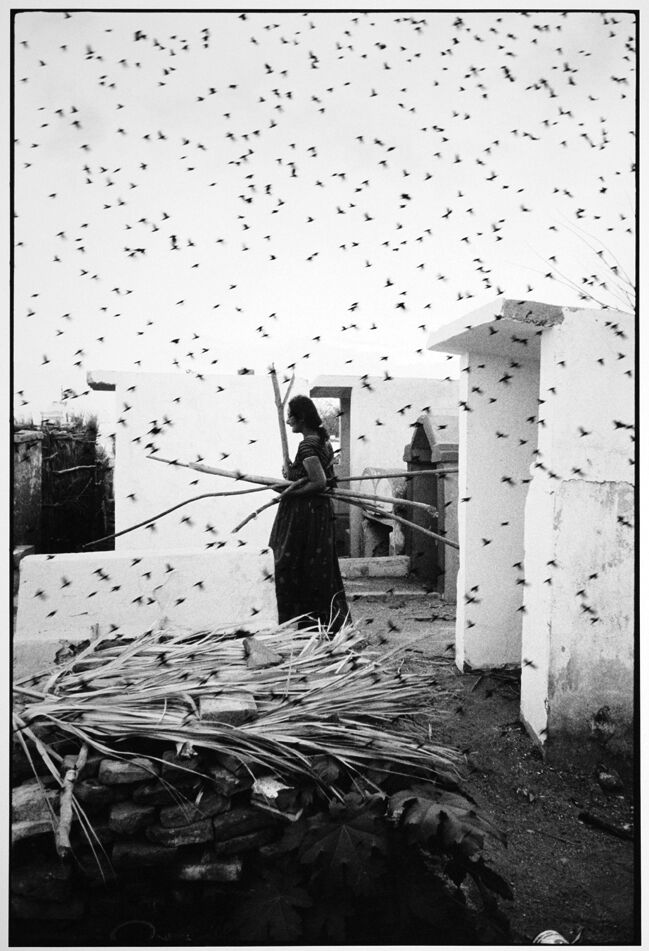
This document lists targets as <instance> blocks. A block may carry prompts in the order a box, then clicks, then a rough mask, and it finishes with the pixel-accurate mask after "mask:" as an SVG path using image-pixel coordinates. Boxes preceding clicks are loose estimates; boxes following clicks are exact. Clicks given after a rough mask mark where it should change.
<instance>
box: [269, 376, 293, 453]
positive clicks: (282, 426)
mask: <svg viewBox="0 0 649 951" xmlns="http://www.w3.org/2000/svg"><path fill="white" fill-rule="evenodd" d="M269 373H270V378H271V380H272V383H273V393H274V394H275V406H276V408H277V421H278V423H279V438H280V439H281V441H282V457H283V459H284V466H285V468H286V470H287V471H288V467H289V466H290V464H291V460H290V458H289V455H288V439H287V438H286V421H285V420H284V403H283V402H282V394H281V393H280V391H279V383H278V382H277V373H276V372H275V366H274V364H271V366H270V370H269Z"/></svg>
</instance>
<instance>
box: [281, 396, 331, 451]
mask: <svg viewBox="0 0 649 951" xmlns="http://www.w3.org/2000/svg"><path fill="white" fill-rule="evenodd" d="M288 408H289V411H290V413H291V415H292V416H295V418H296V419H299V420H300V422H302V423H304V424H305V425H306V426H308V427H309V429H317V431H318V436H319V437H320V442H324V441H325V440H326V439H328V438H329V436H328V433H327V430H326V429H325V428H324V426H323V425H322V420H321V419H320V414H319V413H318V410H317V409H316V406H315V403H314V402H313V400H310V399H309V397H308V396H294V397H293V399H292V400H289V401H288Z"/></svg>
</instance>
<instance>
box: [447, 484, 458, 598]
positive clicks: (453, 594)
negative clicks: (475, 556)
mask: <svg viewBox="0 0 649 951" xmlns="http://www.w3.org/2000/svg"><path fill="white" fill-rule="evenodd" d="M458 475H459V474H458V473H452V474H451V475H447V476H445V477H444V499H445V505H446V509H445V514H444V519H445V524H446V535H447V537H448V538H452V539H453V541H457V540H458V538H457V536H458V499H459V495H458V485H459V482H458ZM444 552H445V553H444V598H445V600H446V601H452V602H455V601H456V600H457V573H458V570H459V565H460V553H459V552H458V550H457V548H451V547H450V546H449V545H447V546H446V548H445V549H444Z"/></svg>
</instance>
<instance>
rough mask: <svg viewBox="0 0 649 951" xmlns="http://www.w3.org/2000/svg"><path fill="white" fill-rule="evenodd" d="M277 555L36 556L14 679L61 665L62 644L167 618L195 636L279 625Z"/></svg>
mask: <svg viewBox="0 0 649 951" xmlns="http://www.w3.org/2000/svg"><path fill="white" fill-rule="evenodd" d="M272 573H273V556H272V553H268V554H266V555H258V554H257V555H253V554H247V553H244V552H241V551H238V552H226V551H218V552H205V551H204V550H202V549H199V550H193V551H191V550H185V549H182V550H178V549H175V550H173V549H170V550H168V551H165V552H157V551H153V552H152V551H151V550H150V549H145V550H141V551H129V552H105V551H104V552H96V553H94V554H77V553H74V554H61V555H55V556H50V555H31V556H27V557H26V558H24V559H23V560H22V562H21V570H20V587H19V590H18V612H17V617H16V632H15V637H14V676H16V677H21V676H25V675H26V674H29V673H33V672H34V671H36V670H41V669H43V668H44V667H46V666H47V665H48V664H52V663H54V657H55V654H56V652H57V651H58V650H59V649H60V647H61V646H62V644H63V643H64V642H65V641H67V642H72V643H74V642H78V641H81V640H86V639H88V638H90V637H92V636H93V628H94V626H95V625H98V628H99V633H100V634H101V635H105V634H108V633H110V632H111V631H112V630H115V631H119V632H120V633H123V634H138V633H142V632H144V631H146V630H148V629H150V628H152V627H154V626H155V625H158V624H160V623H161V621H162V620H163V618H167V619H168V621H169V623H170V624H172V625H174V626H180V627H183V628H187V629H189V630H194V631H200V630H210V629H213V628H216V627H219V626H221V625H242V626H244V627H250V629H251V630H255V629H256V628H259V627H262V626H265V625H268V624H275V623H277V606H276V602H275V586H274V582H273V574H272Z"/></svg>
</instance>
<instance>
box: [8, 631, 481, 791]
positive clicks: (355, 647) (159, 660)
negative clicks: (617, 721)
mask: <svg viewBox="0 0 649 951" xmlns="http://www.w3.org/2000/svg"><path fill="white" fill-rule="evenodd" d="M254 638H255V640H256V641H258V642H261V644H263V645H265V646H266V647H268V648H270V649H271V650H272V651H273V652H274V653H275V654H276V655H278V656H279V657H280V658H281V661H279V662H277V663H276V664H275V665H273V666H269V667H265V668H251V667H249V666H248V664H247V662H246V658H247V651H246V641H245V639H244V638H242V637H241V631H237V630H232V629H227V630H224V629H217V630H210V631H197V632H187V631H181V630H172V629H168V628H167V629H162V630H151V631H147V632H145V633H143V634H141V635H138V636H135V637H132V638H124V637H121V638H117V637H115V636H108V637H104V638H101V639H99V640H97V641H94V642H93V643H92V644H90V645H89V646H88V647H87V648H86V649H85V650H84V651H82V652H81V653H80V654H78V655H77V656H76V657H74V658H73V659H71V660H70V661H69V662H68V663H66V664H64V665H62V666H60V667H59V668H57V669H56V670H55V671H54V672H53V673H52V671H51V669H50V670H48V671H46V672H43V674H42V675H41V676H37V677H30V678H25V679H24V680H22V681H18V682H17V683H15V684H14V688H15V693H16V702H15V707H16V709H15V721H14V722H15V724H16V728H17V729H18V730H20V731H21V733H22V736H23V737H27V738H28V739H32V738H33V737H34V736H36V735H37V733H39V731H42V730H43V729H45V730H46V732H47V733H48V734H50V735H53V736H56V737H58V738H67V739H74V740H75V742H78V743H85V744H87V745H88V747H89V748H91V749H95V750H97V751H99V752H101V753H103V754H104V755H116V756H120V757H124V756H129V755H135V754H131V753H129V751H128V741H137V742H139V741H163V742H167V743H170V744H176V745H179V744H185V745H188V746H189V747H193V748H196V749H205V750H212V751H214V752H216V753H227V754H230V755H232V756H235V757H236V758H237V759H239V760H240V761H241V762H242V763H244V764H246V765H247V766H248V767H249V768H251V769H254V768H255V767H262V768H263V769H270V770H272V771H274V772H275V773H277V774H279V775H281V776H286V777H289V776H296V775H297V776H299V775H302V776H304V777H308V778H309V779H311V780H313V779H317V776H316V773H315V772H314V768H313V764H312V760H313V757H315V756H317V755H318V754H325V755H328V756H330V757H333V758H334V759H336V760H337V761H338V762H339V763H341V764H342V765H343V766H345V767H346V768H347V769H348V770H350V771H352V772H356V771H358V770H359V769H362V768H363V767H367V766H370V765H371V767H372V769H375V768H379V769H381V768H383V769H385V770H386V771H388V770H392V771H396V772H398V773H400V774H402V775H419V776H421V775H422V771H423V774H424V775H426V776H427V777H428V778H429V779H431V780H436V781H439V782H441V783H454V782H455V781H456V780H457V778H458V776H459V767H460V764H461V761H462V757H461V754H459V753H458V752H456V751H454V750H452V749H448V748H446V747H443V746H437V745H435V744H434V743H432V742H427V741H426V742H423V741H422V739H421V735H420V733H419V732H418V731H417V728H416V727H415V726H414V725H413V724H412V723H411V722H410V721H409V719H408V718H410V717H412V716H413V715H415V714H421V713H422V712H424V711H425V712H426V713H427V715H428V716H429V717H431V716H441V715H442V714H441V712H440V711H439V710H434V709H433V706H434V704H436V703H437V702H438V701H439V700H440V691H439V688H438V687H436V686H435V685H434V683H433V682H432V681H431V673H432V671H433V670H434V662H432V663H431V670H429V672H427V673H426V674H425V675H424V674H421V673H420V674H406V673H403V672H402V671H401V669H397V668H396V666H395V665H394V664H392V663H391V662H390V660H391V656H392V655H393V654H394V653H395V652H394V651H393V652H390V653H389V654H384V655H382V656H380V655H379V654H378V653H377V652H375V651H371V650H369V649H367V647H366V646H365V643H364V639H363V636H362V635H361V634H360V632H359V631H358V630H357V629H356V628H355V627H354V625H353V624H351V623H349V624H346V625H344V626H343V627H342V628H341V630H339V631H338V632H336V633H333V632H331V631H329V630H328V629H327V628H324V627H313V628H309V629H302V630H299V629H298V630H296V629H294V627H293V626H291V625H290V624H288V625H287V624H284V625H280V626H275V627H273V628H269V629H266V630H264V631H261V632H257V633H255V635H254ZM433 688H434V689H435V695H434V696H433ZM242 694H245V695H248V696H249V697H251V698H252V699H254V701H255V704H256V708H257V715H256V716H255V718H254V719H251V720H250V721H248V722H245V723H243V724H241V725H238V726H233V725H230V724H228V723H224V722H218V721H213V720H207V719H201V716H200V709H201V702H202V701H203V700H205V699H209V698H227V697H229V696H239V697H240V696H241V695H242ZM403 718H406V720H405V722H404V721H403ZM396 720H400V722H399V724H398V725H395V721H396ZM35 749H36V751H37V752H38V753H39V754H40V755H41V757H45V756H48V755H49V753H48V747H47V744H46V743H45V742H44V741H43V740H40V741H39V742H38V743H37V744H36V745H35Z"/></svg>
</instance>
